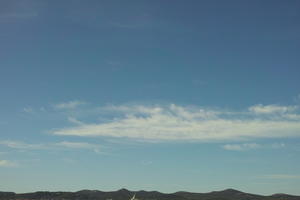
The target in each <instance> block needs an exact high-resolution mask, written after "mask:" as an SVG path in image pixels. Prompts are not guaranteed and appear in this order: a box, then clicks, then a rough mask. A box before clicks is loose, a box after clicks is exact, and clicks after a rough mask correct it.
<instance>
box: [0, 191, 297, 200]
mask: <svg viewBox="0 0 300 200" xmlns="http://www.w3.org/2000/svg"><path fill="white" fill-rule="evenodd" d="M134 194H136V198H137V199H138V200H300V196H292V195H286V194H274V195H271V196H262V195H256V194H248V193H244V192H241V191H237V190H233V189H228V190H224V191H215V192H210V193H191V192H175V193H171V194H164V193H160V192H157V191H150V192H148V191H143V190H141V191H129V190H126V189H121V190H118V191H113V192H102V191H98V190H81V191H78V192H34V193H25V194H16V193H13V192H0V200H63V199H64V200H69V199H70V200H129V199H130V198H132V196H133V195H134Z"/></svg>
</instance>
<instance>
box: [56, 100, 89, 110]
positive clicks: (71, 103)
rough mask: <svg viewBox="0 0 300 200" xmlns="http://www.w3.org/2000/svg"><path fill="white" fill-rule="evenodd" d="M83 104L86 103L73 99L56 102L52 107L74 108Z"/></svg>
mask: <svg viewBox="0 0 300 200" xmlns="http://www.w3.org/2000/svg"><path fill="white" fill-rule="evenodd" d="M84 104H86V103H85V102H83V101H78V100H74V101H69V102H63V103H59V104H56V105H54V108H56V109H74V108H76V107H78V106H80V105H84Z"/></svg>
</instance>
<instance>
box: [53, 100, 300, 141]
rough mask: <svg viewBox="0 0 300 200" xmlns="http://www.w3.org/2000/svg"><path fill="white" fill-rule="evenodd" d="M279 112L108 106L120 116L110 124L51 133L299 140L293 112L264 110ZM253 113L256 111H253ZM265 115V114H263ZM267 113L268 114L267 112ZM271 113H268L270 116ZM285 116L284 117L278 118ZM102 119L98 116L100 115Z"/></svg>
mask: <svg viewBox="0 0 300 200" xmlns="http://www.w3.org/2000/svg"><path fill="white" fill-rule="evenodd" d="M265 108H267V109H270V110H273V111H272V112H276V113H277V112H279V113H280V114H278V115H277V117H276V118H273V117H266V116H265V114H264V113H265V111H264V112H256V113H253V112H252V110H253V109H254V107H250V108H249V110H250V111H249V112H244V113H240V112H234V111H231V112H222V111H217V110H212V109H199V108H194V107H182V106H177V105H174V104H171V105H169V106H143V105H133V106H109V107H106V108H103V109H104V110H106V111H111V112H113V113H119V114H120V113H121V114H123V115H122V116H121V117H118V118H115V119H113V120H111V121H108V122H107V121H106V122H102V123H101V122H100V123H93V124H91V123H90V124H88V123H85V124H82V125H79V126H76V127H67V128H62V129H57V130H54V131H52V133H53V134H55V135H69V136H82V137H96V136H104V137H115V138H131V139H135V140H144V141H150V140H151V141H155V140H156V141H200V142H202V141H203V142H207V141H240V140H249V139H255V138H285V137H300V123H299V122H300V121H299V120H297V118H294V119H293V120H290V119H289V118H287V117H286V115H287V114H293V115H295V116H299V115H298V114H297V113H294V112H295V110H296V109H290V108H289V107H287V108H281V107H280V108H277V107H276V109H275V108H274V106H270V107H267V106H266V107H263V109H265ZM254 110H255V109H254ZM266 112H267V111H266ZM268 112H269V111H268ZM272 112H271V113H272ZM281 113H284V114H281ZM100 115H101V114H100Z"/></svg>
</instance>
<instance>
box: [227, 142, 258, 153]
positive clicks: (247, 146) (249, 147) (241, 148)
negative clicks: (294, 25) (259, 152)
mask: <svg viewBox="0 0 300 200" xmlns="http://www.w3.org/2000/svg"><path fill="white" fill-rule="evenodd" d="M260 147H261V145H260V144H257V143H244V144H225V145H223V148H224V149H225V150H229V151H245V150H252V149H258V148H260Z"/></svg>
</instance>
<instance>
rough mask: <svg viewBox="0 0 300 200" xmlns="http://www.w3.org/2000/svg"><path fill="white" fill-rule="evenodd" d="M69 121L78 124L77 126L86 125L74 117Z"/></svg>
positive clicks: (69, 118)
mask: <svg viewBox="0 0 300 200" xmlns="http://www.w3.org/2000/svg"><path fill="white" fill-rule="evenodd" d="M68 121H69V122H71V123H73V124H77V125H83V124H84V123H83V122H81V121H79V120H78V119H76V118H74V117H68Z"/></svg>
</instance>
